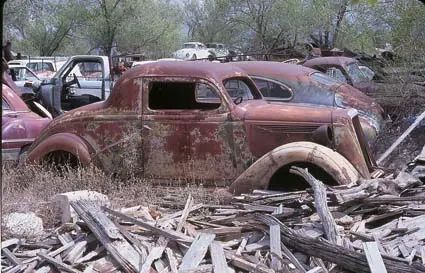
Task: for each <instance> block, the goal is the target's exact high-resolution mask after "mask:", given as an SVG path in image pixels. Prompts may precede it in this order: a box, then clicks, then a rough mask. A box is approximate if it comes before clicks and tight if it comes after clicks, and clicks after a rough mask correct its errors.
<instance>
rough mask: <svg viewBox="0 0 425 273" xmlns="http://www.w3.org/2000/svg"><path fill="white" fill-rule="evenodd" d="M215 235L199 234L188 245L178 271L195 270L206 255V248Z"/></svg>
mask: <svg viewBox="0 0 425 273" xmlns="http://www.w3.org/2000/svg"><path fill="white" fill-rule="evenodd" d="M214 238H215V234H211V233H200V234H199V235H198V237H197V238H196V239H195V240H194V241H193V243H192V244H191V245H190V247H189V250H188V251H187V252H186V255H184V257H183V260H182V263H181V265H180V271H185V270H190V269H194V268H196V267H197V266H198V265H199V264H200V263H201V261H202V259H203V258H204V256H205V254H206V253H207V250H208V246H209V245H210V244H211V242H212V241H213V240H214Z"/></svg>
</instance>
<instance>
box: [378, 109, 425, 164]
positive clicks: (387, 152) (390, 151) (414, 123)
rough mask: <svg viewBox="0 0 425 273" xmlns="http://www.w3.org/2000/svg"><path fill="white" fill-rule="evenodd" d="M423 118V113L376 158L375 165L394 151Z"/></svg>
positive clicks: (424, 116) (424, 112)
mask: <svg viewBox="0 0 425 273" xmlns="http://www.w3.org/2000/svg"><path fill="white" fill-rule="evenodd" d="M424 118H425V111H423V112H422V114H420V115H419V116H418V117H417V118H416V120H415V122H413V123H412V125H410V126H409V128H407V130H406V131H405V132H404V133H403V134H402V135H401V136H400V137H399V138H397V140H396V141H395V142H394V143H393V144H392V145H391V146H390V147H389V148H388V149H387V150H386V151H385V152H384V153H383V154H382V155H381V156H380V157H379V158H378V160H377V161H376V163H378V164H381V163H382V162H383V161H384V160H385V159H386V158H387V157H388V156H389V155H390V154H391V153H392V152H393V151H394V150H395V148H397V146H398V145H400V143H401V142H402V141H403V140H404V139H405V138H406V137H407V136H408V135H409V134H410V133H411V132H412V131H413V129H415V128H416V126H418V125H419V124H420V123H421V121H422V120H423V119H424Z"/></svg>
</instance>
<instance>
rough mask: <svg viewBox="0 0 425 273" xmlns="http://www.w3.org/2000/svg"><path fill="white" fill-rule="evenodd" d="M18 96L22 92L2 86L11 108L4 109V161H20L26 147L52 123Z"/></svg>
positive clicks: (6, 100)
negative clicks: (33, 110) (19, 157)
mask: <svg viewBox="0 0 425 273" xmlns="http://www.w3.org/2000/svg"><path fill="white" fill-rule="evenodd" d="M7 77H8V75H7ZM11 86H12V87H13V85H11ZM16 88H17V87H16ZM18 94H20V92H17V90H12V89H11V88H10V87H9V86H8V85H6V84H4V83H3V84H2V100H3V101H4V102H5V103H7V105H8V108H9V109H5V108H3V109H2V130H1V134H2V145H1V146H2V155H4V156H3V159H4V160H8V159H10V160H16V159H18V158H17V157H18V156H19V154H21V153H22V151H23V149H24V147H28V146H29V145H30V144H31V143H32V142H33V140H34V139H35V138H36V137H38V135H39V134H40V132H41V131H42V130H43V129H44V128H45V127H46V126H47V124H48V123H49V122H50V119H49V118H43V117H40V116H39V115H37V114H36V113H34V112H32V111H31V110H30V109H29V108H28V106H27V105H26V104H25V102H24V101H23V100H22V99H21V98H20V97H19V95H18ZM6 154H8V156H6ZM9 156H10V158H9Z"/></svg>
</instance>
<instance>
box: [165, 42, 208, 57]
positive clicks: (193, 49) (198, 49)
mask: <svg viewBox="0 0 425 273" xmlns="http://www.w3.org/2000/svg"><path fill="white" fill-rule="evenodd" d="M173 57H174V58H176V59H183V60H197V59H208V58H211V57H215V54H214V52H213V51H212V50H210V49H208V48H207V47H206V46H205V45H204V44H203V43H198V42H190V43H184V44H183V48H182V49H179V50H177V51H176V52H174V53H173Z"/></svg>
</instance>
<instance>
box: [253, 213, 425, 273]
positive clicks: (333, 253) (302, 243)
mask: <svg viewBox="0 0 425 273" xmlns="http://www.w3.org/2000/svg"><path fill="white" fill-rule="evenodd" d="M256 217H257V219H259V220H260V221H262V222H263V223H265V224H267V225H270V224H274V223H278V224H279V225H280V231H281V235H282V241H283V243H284V244H285V245H288V246H289V247H292V248H293V249H295V250H297V251H300V252H303V253H305V254H307V255H310V256H313V257H318V258H320V259H322V260H325V261H328V262H331V263H335V264H337V265H339V266H341V267H342V268H345V269H347V270H350V271H353V272H357V273H369V272H370V269H369V264H368V262H367V259H366V256H365V255H364V254H363V253H358V252H356V251H353V250H350V249H347V248H345V247H342V246H339V245H335V244H332V243H330V242H328V241H324V240H316V239H312V238H310V237H307V236H305V235H303V234H300V233H299V232H295V231H294V230H291V229H290V228H288V227H287V226H285V225H284V224H283V223H281V222H280V221H279V220H278V219H276V218H275V217H273V216H272V215H261V214H257V215H256ZM384 264H385V266H386V268H387V271H388V273H399V272H405V273H409V272H411V273H416V272H421V271H418V270H425V267H423V266H421V265H418V264H415V265H414V266H413V265H412V266H410V265H409V264H408V263H406V262H400V261H395V260H392V259H388V258H384Z"/></svg>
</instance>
